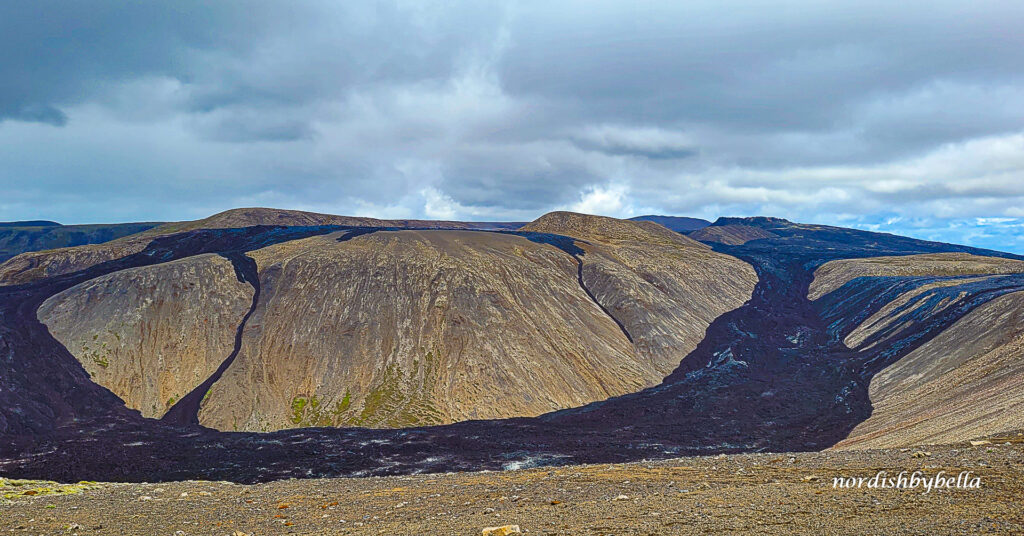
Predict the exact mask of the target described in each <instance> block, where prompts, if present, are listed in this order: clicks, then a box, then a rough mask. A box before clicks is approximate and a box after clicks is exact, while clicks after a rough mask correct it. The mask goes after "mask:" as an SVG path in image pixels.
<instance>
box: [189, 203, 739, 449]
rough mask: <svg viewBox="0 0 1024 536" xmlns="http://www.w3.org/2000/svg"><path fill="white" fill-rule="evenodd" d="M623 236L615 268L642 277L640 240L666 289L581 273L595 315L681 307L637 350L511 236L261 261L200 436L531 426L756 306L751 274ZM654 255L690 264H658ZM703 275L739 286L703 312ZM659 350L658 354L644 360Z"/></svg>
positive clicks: (277, 252)
mask: <svg viewBox="0 0 1024 536" xmlns="http://www.w3.org/2000/svg"><path fill="white" fill-rule="evenodd" d="M615 221H619V220H615ZM627 223H628V222H627ZM627 229H628V230H629V233H633V234H632V235H630V236H631V239H632V240H635V241H637V242H636V243H635V244H632V245H631V246H629V247H624V249H623V251H624V252H625V253H623V257H625V258H627V259H630V262H633V264H635V265H637V266H640V265H641V262H640V261H638V260H636V259H633V258H632V257H631V256H637V257H640V256H642V255H641V251H640V250H642V249H643V247H644V246H643V241H644V239H646V240H648V241H649V242H650V243H652V245H650V246H647V250H646V251H647V253H648V257H657V258H648V259H646V262H649V263H652V264H660V263H664V264H665V266H664V268H663V269H664V270H665V272H666V273H667V272H672V273H673V274H675V275H674V278H675V280H672V279H671V278H669V277H668V276H667V275H666V274H656V275H660V276H662V277H663V279H665V281H666V284H665V285H663V286H662V289H661V290H656V291H654V290H652V289H654V287H653V285H652V284H651V283H649V282H646V281H644V280H643V279H642V278H641V275H643V273H641V275H637V272H635V271H633V269H632V268H630V267H629V265H628V264H627V263H626V262H623V261H616V260H615V259H614V258H611V257H602V258H601V261H600V262H602V263H604V264H606V265H609V266H610V265H613V264H614V265H615V266H614V267H615V269H616V270H618V271H620V272H623V273H628V274H630V275H631V277H632V278H633V279H634V280H636V281H639V283H640V284H642V285H643V287H641V288H638V287H636V286H632V285H633V284H634V282H633V281H632V280H631V281H629V285H627V284H624V283H623V282H622V281H621V280H608V281H601V280H600V278H599V277H592V276H591V275H589V273H590V272H589V270H590V268H589V264H588V265H587V266H588V267H585V269H584V284H585V285H587V286H589V285H591V284H592V283H594V284H595V288H594V289H589V290H590V291H591V292H593V293H594V294H595V295H596V296H597V297H598V300H599V301H600V300H601V297H602V296H605V295H607V296H611V295H613V294H621V295H622V301H624V302H636V303H639V304H641V305H640V306H639V307H644V306H647V307H651V308H658V307H660V308H662V309H673V308H674V312H673V316H667V317H666V318H664V319H662V318H659V317H658V316H657V315H658V311H657V310H654V312H649V313H648V315H649V316H648V317H644V318H642V319H641V317H640V315H639V313H637V314H636V315H634V316H635V317H636V319H637V320H643V322H648V323H652V324H654V326H650V327H649V326H646V325H643V326H641V323H639V322H638V323H637V326H640V327H643V328H644V329H640V330H639V331H640V332H641V333H644V336H643V337H641V339H642V343H638V344H637V345H636V346H635V347H634V345H633V344H631V343H630V341H629V340H628V338H627V337H626V335H625V333H623V332H622V330H621V329H620V327H619V326H618V325H617V324H616V319H614V318H612V317H609V316H608V314H607V313H606V312H605V311H604V310H602V308H601V307H600V306H598V305H597V304H595V303H594V301H593V300H592V298H591V296H589V295H588V293H587V290H588V289H585V288H581V286H580V284H579V281H578V280H577V273H578V266H577V263H576V260H575V259H574V258H573V257H572V256H570V255H569V254H567V253H566V252H564V251H561V250H559V249H557V248H555V247H553V246H550V245H547V244H541V243H537V242H533V241H530V240H527V239H526V238H523V237H520V236H513V235H506V234H495V233H478V232H468V231H401V232H378V233H374V234H370V235H364V236H360V237H357V238H353V239H351V240H348V241H344V242H339V241H338V240H337V238H338V236H339V235H338V234H334V235H326V236H320V237H313V238H309V239H305V240H300V241H294V242H289V243H285V244H280V245H277V246H272V247H268V248H265V249H262V250H258V251H255V252H253V253H252V254H251V256H252V257H253V258H254V259H256V261H257V264H258V266H259V270H260V280H261V284H262V285H263V290H262V292H263V295H262V297H261V300H260V305H259V306H258V308H257V310H256V312H255V314H254V315H253V318H252V319H251V320H250V323H249V325H248V326H247V329H246V331H245V337H244V339H243V344H242V352H241V353H240V354H239V356H238V358H237V360H236V362H235V363H234V364H232V366H231V368H230V369H229V370H228V371H227V373H226V374H225V376H224V378H222V379H221V381H219V382H218V383H217V384H216V385H215V386H214V389H213V392H212V394H211V397H210V399H209V401H208V403H207V404H206V405H205V406H204V409H203V411H202V412H201V413H200V417H201V421H202V422H203V423H204V424H206V425H208V426H213V427H216V428H220V429H227V430H233V429H236V428H237V429H243V430H264V429H278V428H282V427H291V426H310V425H329V426H339V425H346V426H351V425H358V426H374V427H395V426H409V425H422V424H434V423H446V422H453V421H459V420H465V419H482V418H498V417H510V416H523V415H537V414H540V413H545V412H548V411H551V410H554V409H560V408H565V407H572V406H578V405H582V404H585V403H588V402H591V401H594V400H601V399H604V398H607V397H609V396H614V395H618V394H624V393H628V392H633V391H637V390H639V389H641V388H643V387H646V386H650V385H654V384H656V383H657V382H659V381H660V380H661V379H662V378H663V377H664V376H665V375H666V374H667V373H668V372H669V371H671V370H672V368H674V367H675V366H676V365H677V364H678V362H679V360H680V359H681V358H682V357H683V356H685V355H686V354H687V353H688V352H689V351H690V350H692V348H693V347H694V346H696V343H697V342H698V341H699V340H700V337H701V336H702V335H703V329H704V328H705V327H706V326H707V324H708V323H709V322H710V320H711V319H712V318H714V316H717V315H718V314H721V312H724V311H725V310H728V309H731V308H734V307H736V306H738V305H739V304H741V303H742V302H743V300H745V299H746V298H747V297H748V296H749V293H750V292H751V289H752V287H753V284H754V279H755V278H754V275H753V271H752V270H751V269H750V268H749V266H747V265H746V264H745V263H742V262H739V261H737V260H735V259H732V258H731V257H727V256H724V255H717V254H714V253H712V252H710V251H709V250H708V249H707V248H705V247H704V246H701V245H690V243H692V241H688V240H687V239H685V237H681V236H679V235H678V234H676V233H672V232H671V231H667V230H664V228H661V227H660V226H652V227H650V228H649V227H648V226H647V225H639V224H632V223H628V226H627ZM649 229H650V230H649ZM588 236H589V237H591V238H595V237H596V236H595V235H588ZM616 236H624V235H616ZM659 240H669V241H671V242H672V243H673V244H678V243H681V244H683V245H685V246H687V247H688V248H690V249H685V248H684V251H678V247H679V246H674V247H671V248H669V250H670V253H671V255H663V256H662V257H658V255H662V254H661V253H660V252H659V251H660V250H659V247H660V246H658V245H657V244H658V242H659ZM584 247H585V248H586V247H592V246H584ZM602 247H603V248H605V249H608V250H609V251H610V250H612V249H613V248H612V246H610V245H604V246H602ZM630 248H632V249H635V250H637V251H632V249H630ZM594 251H596V250H594ZM687 253H689V254H691V255H693V258H689V259H687V258H686V254H687ZM595 255H597V254H596V253H595ZM673 255H674V256H673ZM589 256H590V254H588V255H585V256H584V258H585V259H587V260H589V259H588V257H589ZM703 264H708V266H706V267H703V268H702V269H704V270H708V271H715V272H717V273H718V274H719V278H718V279H719V280H721V279H725V280H726V281H730V282H731V283H732V284H733V287H728V288H727V290H728V292H722V293H720V295H714V299H713V300H711V302H710V303H705V302H706V301H708V296H705V295H702V294H698V293H697V292H694V291H693V289H692V288H690V287H691V286H698V287H699V286H700V285H701V284H702V282H703V279H702V278H703V277H704V276H703V275H695V273H694V270H695V269H696V267H698V266H701V265H703ZM732 271H735V272H737V274H731V272H732ZM722 273H727V274H730V277H731V279H730V277H725V278H722V277H721V276H720V274H722ZM689 279H694V280H693V281H684V280H689ZM311 281H315V282H316V284H315V285H314V284H310V282H311ZM644 293H647V294H651V295H650V296H648V295H645V294H644ZM708 295H709V296H710V295H713V294H712V293H709V294H708ZM608 302H609V303H612V302H614V300H608ZM666 303H669V305H665V304H666ZM602 305H604V304H603V303H602ZM638 310H639V309H638ZM612 314H613V315H614V314H616V313H615V311H613V312H612ZM624 318H626V319H627V320H631V319H632V318H631V317H628V316H627V317H624ZM660 322H665V323H664V324H660ZM684 322H685V324H686V325H684V326H677V325H676V324H682V323H684ZM629 325H630V323H629V322H627V327H629ZM645 330H646V331H645ZM659 337H660V338H659ZM654 344H658V345H660V346H658V352H655V351H649V350H648V348H649V347H651V346H653V345H654ZM668 355H670V356H671V357H668V358H666V357H665V356H668ZM538 371H543V372H541V373H539V372H538Z"/></svg>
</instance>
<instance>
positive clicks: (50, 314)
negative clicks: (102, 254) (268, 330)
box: [38, 255, 253, 417]
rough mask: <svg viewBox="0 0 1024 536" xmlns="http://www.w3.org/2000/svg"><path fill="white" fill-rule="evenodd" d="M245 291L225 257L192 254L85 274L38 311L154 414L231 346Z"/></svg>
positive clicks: (97, 372) (115, 387) (131, 403)
mask: <svg viewBox="0 0 1024 536" xmlns="http://www.w3.org/2000/svg"><path fill="white" fill-rule="evenodd" d="M252 294H253V288H252V287H251V286H250V285H248V284H246V283H241V282H239V281H238V279H237V278H236V276H235V271H234V268H233V267H232V266H231V262H230V261H228V260H226V259H224V258H222V257H219V256H217V255H200V256H197V257H190V258H187V259H183V260H180V261H174V262H169V263H165V264H157V265H153V266H148V267H143V268H132V269H128V270H123V271H120V272H114V273H112V274H109V275H106V276H103V277H99V278H96V279H93V280H90V281H86V282H85V283H81V284H79V285H77V286H74V287H72V288H70V289H68V290H65V291H64V292H61V293H59V294H57V295H55V296H53V297H51V298H50V299H48V300H46V301H45V302H44V303H43V305H42V306H40V308H39V311H38V317H39V320H40V321H41V322H43V323H44V324H46V325H47V327H48V328H49V330H50V333H51V334H52V335H53V336H54V337H55V338H56V339H57V340H58V341H60V342H61V343H62V344H63V345H64V346H65V347H66V348H67V349H68V350H69V351H71V353H72V354H73V355H75V356H76V357H77V358H78V360H79V361H80V362H81V363H82V366H83V367H85V370H86V371H88V372H89V374H90V375H91V376H92V379H93V381H95V382H96V383H99V384H100V385H102V386H104V387H106V388H107V389H110V390H111V391H112V392H113V393H114V394H116V395H117V396H119V397H121V399H122V400H124V401H125V402H126V403H127V405H128V407H130V408H133V409H137V410H139V411H141V412H142V414H143V415H144V416H146V417H160V416H161V415H163V413H164V412H165V411H166V410H167V409H168V408H169V407H170V406H171V405H172V404H173V402H174V401H175V400H177V399H178V398H180V397H181V396H182V395H184V394H186V393H188V392H189V391H191V390H192V389H194V388H195V387H196V386H197V385H199V384H200V383H202V381H203V380H205V379H206V378H207V377H208V376H209V375H210V374H211V373H213V371H214V370H216V368H217V367H218V366H219V365H220V363H221V361H223V360H224V358H226V357H227V356H228V354H230V353H231V350H232V348H233V345H234V336H235V328H236V327H237V326H238V323H239V321H240V320H241V318H242V316H243V315H244V314H245V312H246V311H248V309H249V307H250V305H251V303H252Z"/></svg>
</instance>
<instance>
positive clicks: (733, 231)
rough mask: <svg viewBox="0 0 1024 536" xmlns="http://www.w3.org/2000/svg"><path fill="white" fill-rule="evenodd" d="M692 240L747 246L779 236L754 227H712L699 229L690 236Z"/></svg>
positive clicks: (730, 225) (733, 225)
mask: <svg viewBox="0 0 1024 536" xmlns="http://www.w3.org/2000/svg"><path fill="white" fill-rule="evenodd" d="M689 236H690V238H692V239H694V240H700V241H703V242H719V243H721V244H728V245H730V246H738V245H741V244H746V243H747V242H750V241H751V240H758V239H761V238H774V237H776V236H777V235H776V234H775V233H773V232H771V231H768V230H765V229H761V228H760V227H753V226H750V225H735V224H729V225H711V226H708V227H705V228H703V229H698V230H696V231H694V232H692V233H690V234H689Z"/></svg>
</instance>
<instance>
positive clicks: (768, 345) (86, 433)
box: [0, 219, 1024, 482]
mask: <svg viewBox="0 0 1024 536" xmlns="http://www.w3.org/2000/svg"><path fill="white" fill-rule="evenodd" d="M742 221H743V223H745V224H747V225H757V226H761V227H763V228H764V229H767V230H770V231H771V232H772V233H774V234H775V235H777V237H776V238H770V239H762V240H755V241H752V242H748V243H746V244H743V245H737V246H726V245H714V248H715V249H716V250H718V251H720V252H723V253H727V254H730V255H733V256H736V257H738V258H740V259H743V260H745V261H747V262H749V263H750V264H751V265H753V266H754V268H755V270H756V271H757V274H758V277H759V281H758V283H757V285H756V287H755V289H754V293H753V296H752V297H751V299H750V300H749V301H748V302H747V303H745V304H744V305H743V306H741V307H739V308H737V309H735V310H733V311H731V312H728V313H726V314H724V315H721V316H720V317H718V318H717V319H716V320H715V321H714V322H712V324H711V325H710V326H709V327H708V329H707V332H706V336H705V338H704V340H703V341H702V342H701V343H700V344H699V345H698V346H697V348H696V349H695V350H693V352H691V353H690V354H689V355H687V356H685V357H684V356H680V365H679V367H678V368H677V369H676V370H675V371H674V372H673V373H672V374H670V375H669V376H668V377H667V378H665V380H664V382H662V383H661V384H660V385H658V386H655V387H652V388H649V389H645V390H643V391H640V392H638V393H633V394H628V395H624V396H620V397H616V398H612V399H609V400H606V401H602V402H596V403H593V404H589V405H587V406H583V407H581V408H574V409H567V410H562V411H558V412H554V413H550V414H547V415H543V416H540V417H537V418H516V419H503V420H493V421H467V422H461V423H456V424H452V425H446V426H436V427H428V428H413V429H400V430H370V429H360V428H354V429H333V428H308V429H294V430H283V431H280V432H272V433H263V434H260V433H235V432H217V431H214V430H210V429H206V428H202V427H199V426H195V425H194V423H195V421H194V420H193V419H194V414H195V411H194V410H198V402H197V401H195V400H193V399H195V398H196V397H198V399H199V401H201V399H202V396H203V394H204V393H205V389H206V388H208V385H207V383H209V384H210V385H212V382H214V381H216V379H217V377H219V374H220V373H221V372H223V371H222V370H220V369H219V370H218V372H217V373H215V374H214V375H213V376H211V377H210V378H208V379H207V380H206V382H204V383H203V385H201V386H199V387H197V388H196V389H195V390H193V391H192V392H191V393H190V394H189V395H188V397H191V398H190V399H189V403H188V404H185V402H186V401H185V400H184V399H183V400H182V401H180V402H179V403H178V404H177V405H176V406H175V407H174V409H173V410H172V411H175V412H177V413H175V416H174V417H173V418H168V419H165V420H164V421H156V420H150V419H143V418H141V417H140V416H139V415H138V413H136V412H133V411H129V410H127V409H126V408H125V407H124V404H123V403H122V402H121V401H120V400H119V399H117V398H116V397H115V396H113V394H111V393H110V392H109V391H106V390H105V389H103V388H101V387H99V386H98V385H96V384H94V383H93V382H91V381H90V380H89V378H88V375H87V374H86V373H85V371H84V370H83V369H82V367H81V365H79V364H78V362H77V361H76V360H75V358H74V357H73V356H72V355H71V354H70V353H68V351H67V350H66V349H65V348H64V347H63V346H61V345H60V344H59V343H57V341H56V340H54V339H53V337H51V336H50V335H49V333H48V332H47V330H46V327H45V326H44V325H43V324H41V323H40V322H39V321H38V320H37V319H36V317H35V314H36V309H37V308H38V307H39V304H40V303H42V301H43V300H45V299H46V298H47V297H49V296H52V295H53V294H55V293H57V292H59V291H60V290H63V289H65V288H69V287H70V286H72V285H74V284H77V283H79V282H82V281H85V280H87V279H90V278H93V277H97V276H99V275H102V274H104V273H109V272H112V271H116V270H120V269H124V268H127V267H130V266H142V265H145V264H153V263H156V262H166V261H168V260H172V259H176V258H182V257H185V256H189V255H195V254H199V253H209V252H215V253H222V254H225V255H227V254H229V253H231V252H233V253H231V254H237V255H240V256H244V252H246V251H250V250H252V249H255V248H257V247H263V246H265V245H268V244H271V243H276V242H281V241H285V240H291V239H295V238H300V237H304V236H310V235H313V234H322V233H326V232H330V231H333V230H341V229H344V228H342V227H317V228H268V227H256V228H247V229H233V230H215V231H196V232H191V233H182V234H180V235H174V236H171V237H166V238H162V239H158V240H156V241H154V242H153V244H151V245H150V246H149V247H148V248H147V249H146V250H145V251H143V252H141V253H139V254H137V255H132V256H130V257H126V258H124V259H120V260H118V261H113V262H110V263H105V264H103V265H99V266H96V267H93V268H90V269H89V270H85V271H83V272H76V273H74V274H68V275H66V276H60V277H55V278H50V279H46V280H43V281H40V282H38V283H33V284H28V285H21V286H16V287H0V300H2V305H0V363H2V366H3V376H2V377H0V388H2V389H0V408H2V409H0V433H2V434H4V435H3V437H4V441H3V442H0V472H3V473H4V474H5V475H8V476H12V477H32V478H51V479H57V480H171V479H195V478H201V479H209V480H233V481H240V482H253V481H262V480H273V479H280V478H292V477H321V476H366V475H383V474H401V473H413V472H436V471H464V470H479V469H502V468H509V467H524V466H536V465H549V464H566V463H592V462H619V461H629V460H638V459H650V458H664V457H670V456H678V455H685V454H707V453H718V452H742V451H806V450H818V449H822V448H826V447H828V446H830V445H832V444H834V443H835V442H837V441H839V440H841V439H843V438H844V437H845V436H846V435H847V434H848V433H849V431H850V430H851V429H852V428H853V427H854V426H856V425H857V424H858V423H859V422H861V421H863V420H864V419H866V418H867V417H868V416H869V415H870V413H871V404H870V400H869V398H868V396H867V387H868V384H869V382H870V380H871V377H872V376H873V375H874V374H875V373H877V372H878V371H879V370H881V369H882V368H884V366H885V365H886V364H888V363H892V362H894V361H896V360H898V359H899V358H900V357H902V356H904V355H906V354H907V353H908V352H910V351H912V350H913V349H914V348H916V347H918V346H920V345H921V344H923V343H924V342H926V341H927V340H930V339H931V338H932V337H934V336H935V335H936V334H937V333H939V332H941V331H942V329H944V328H945V327H948V326H949V325H950V324H951V323H952V322H955V321H956V320H957V319H958V318H961V317H962V316H963V314H966V312H969V311H971V310H973V309H974V308H976V307H978V306H980V305H981V304H983V303H985V302H986V301H988V300H990V299H992V298H994V297H996V296H998V295H1001V294H1005V293H1006V292H1012V291H1016V290H1024V276H1021V275H1013V276H998V277H992V278H989V279H986V280H985V281H983V282H979V283H976V284H972V285H971V286H967V287H963V288H961V289H959V290H963V291H965V292H967V293H968V294H967V298H965V299H963V300H961V301H959V302H957V305H956V306H955V307H950V308H948V309H947V310H945V311H943V312H942V313H940V314H936V315H931V316H928V315H926V314H925V311H922V312H921V314H920V321H919V323H918V324H917V325H915V326H914V327H913V329H910V330H907V331H906V332H898V333H895V332H894V333H890V334H889V335H888V338H885V340H884V341H882V342H883V343H882V344H879V345H877V346H876V347H875V349H873V350H870V351H863V352H857V351H853V350H851V349H849V348H847V347H846V346H845V345H844V344H843V343H842V342H841V341H842V340H843V338H844V336H845V333H848V332H849V330H850V329H852V328H853V327H854V326H855V325H856V324H852V325H847V324H843V323H842V322H839V321H837V320H836V318H846V317H850V316H856V315H865V314H867V315H869V314H871V312H873V311H875V310H878V309H879V308H880V307H882V305H883V304H884V303H885V302H884V300H881V299H875V300H872V299H865V297H869V296H872V295H878V294H880V293H881V292H882V290H883V289H881V288H877V289H875V290H870V289H868V290H865V288H864V285H868V286H870V285H871V284H872V283H871V281H865V280H870V279H872V278H860V279H857V280H854V281H851V282H850V283H848V284H846V285H844V286H843V287H842V288H840V289H837V290H836V291H834V292H833V293H831V294H829V295H827V296H825V297H824V298H822V299H821V300H818V301H816V302H813V303H812V302H811V301H809V300H808V299H807V290H808V286H809V285H810V283H811V280H812V278H813V272H814V270H815V268H817V267H818V266H820V265H821V264H823V263H824V262H827V261H829V260H833V259H839V258H851V257H869V256H879V255H906V254H912V253H930V252H939V251H966V252H979V253H981V254H987V255H1000V256H1006V255H1005V254H998V253H994V252H984V251H981V250H974V249H972V248H965V247H960V246H951V245H946V244H937V243H931V242H923V241H918V240H912V239H906V238H901V237H894V236H891V235H878V234H874V233H865V232H860V231H850V230H843V232H838V231H836V230H834V229H829V228H810V227H800V226H794V225H792V224H789V223H788V222H784V221H781V220H770V219H747V220H742ZM726 223H728V222H726ZM365 232H372V231H370V230H366V229H356V230H354V231H352V232H350V233H349V234H353V233H365ZM349 234H347V235H345V238H350V236H349ZM521 236H525V237H527V238H528V239H530V240H534V241H539V242H543V243H548V244H551V245H553V246H555V247H559V248H560V249H563V250H566V248H569V249H572V248H575V246H574V245H573V244H572V239H568V238H565V237H558V236H556V235H543V236H542V235H538V234H529V233H523V234H521ZM577 249H578V248H577ZM229 258H231V257H229ZM233 260H235V259H233ZM577 260H578V261H579V259H578V258H577ZM238 266H239V265H238V264H236V268H238ZM245 266H246V268H245V269H246V270H248V269H250V267H249V265H248V263H245ZM252 268H254V267H252ZM240 273H244V277H245V278H247V280H249V282H250V283H252V282H253V280H250V279H248V278H249V277H250V276H251V274H250V273H248V272H240ZM253 277H254V276H253ZM936 279H937V278H917V279H913V278H904V281H903V282H901V283H900V284H899V285H898V286H899V287H900V288H902V289H909V288H916V286H918V285H922V284H925V283H927V282H928V281H934V280H936ZM886 284H887V285H888V286H889V287H892V286H893V285H891V283H886ZM254 286H255V288H256V295H255V296H254V298H253V304H255V303H256V300H257V299H258V294H259V288H258V284H255V285H254ZM584 290H585V287H584ZM890 292H893V291H890ZM856 296H861V297H860V298H856ZM591 297H592V298H593V296H591ZM939 299H941V298H939ZM602 309H603V308H602ZM250 312H251V310H250ZM606 312H607V311H606ZM915 314H916V313H915ZM837 322H838V323H837ZM244 323H245V321H244V320H243V322H242V326H240V327H239V331H238V334H241V332H242V328H243V327H244ZM627 336H628V335H627ZM880 337H882V336H880ZM239 342H240V341H239V339H238V337H236V342H235V349H234V352H233V353H232V355H231V356H229V357H228V358H227V360H225V363H224V364H222V365H221V369H223V368H225V367H226V364H229V362H230V360H231V359H232V357H233V356H234V355H236V354H237V352H238V349H239ZM179 407H181V408H182V409H180V410H178V408H179ZM179 416H180V417H179ZM185 417H187V419H184V418H185ZM8 439H9V440H8ZM112 454H116V455H112Z"/></svg>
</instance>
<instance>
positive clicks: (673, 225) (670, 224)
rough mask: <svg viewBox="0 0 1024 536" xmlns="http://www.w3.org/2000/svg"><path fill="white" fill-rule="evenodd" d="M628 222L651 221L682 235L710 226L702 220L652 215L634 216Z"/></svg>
mask: <svg viewBox="0 0 1024 536" xmlns="http://www.w3.org/2000/svg"><path fill="white" fill-rule="evenodd" d="M630 220H632V221H652V222H654V223H657V224H659V225H662V226H664V227H665V228H666V229H670V230H672V231H675V232H677V233H684V234H685V233H688V232H690V231H696V230H697V229H703V228H704V227H707V226H708V225H711V222H709V221H708V220H702V219H700V218H687V217H685V216H655V215H653V214H648V215H646V216H636V217H634V218H630Z"/></svg>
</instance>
